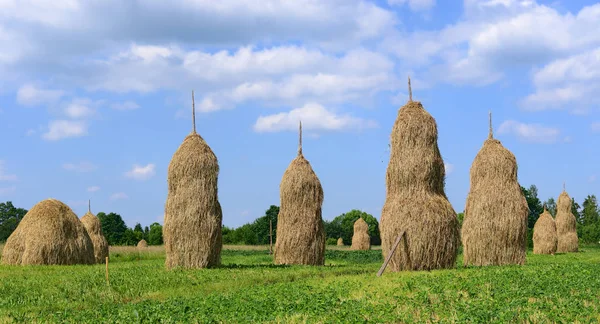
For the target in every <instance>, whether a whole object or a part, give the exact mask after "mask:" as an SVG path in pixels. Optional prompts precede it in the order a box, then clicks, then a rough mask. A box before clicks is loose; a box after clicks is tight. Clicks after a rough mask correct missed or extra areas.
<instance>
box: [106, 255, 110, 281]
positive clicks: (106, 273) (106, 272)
mask: <svg viewBox="0 0 600 324" xmlns="http://www.w3.org/2000/svg"><path fill="white" fill-rule="evenodd" d="M106 284H107V285H108V286H110V282H109V281H108V257H106Z"/></svg>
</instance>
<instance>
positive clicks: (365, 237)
mask: <svg viewBox="0 0 600 324" xmlns="http://www.w3.org/2000/svg"><path fill="white" fill-rule="evenodd" d="M369 249H371V237H370V236H369V225H368V224H367V222H365V220H364V219H362V217H360V218H359V219H357V220H356V222H354V234H353V235H352V250H369Z"/></svg>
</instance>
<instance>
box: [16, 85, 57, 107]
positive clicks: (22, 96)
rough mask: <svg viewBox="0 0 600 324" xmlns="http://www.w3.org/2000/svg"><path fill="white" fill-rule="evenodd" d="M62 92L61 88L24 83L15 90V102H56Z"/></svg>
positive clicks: (35, 104) (30, 103)
mask: <svg viewBox="0 0 600 324" xmlns="http://www.w3.org/2000/svg"><path fill="white" fill-rule="evenodd" d="M64 94H65V93H64V92H63V91H61V90H49V89H41V88H39V87H37V86H36V85H33V84H25V85H23V86H21V87H20V88H19V90H18V91H17V102H18V103H19V104H20V105H23V106H37V105H40V104H45V103H53V102H56V101H58V100H59V99H60V98H61V97H62V96H64Z"/></svg>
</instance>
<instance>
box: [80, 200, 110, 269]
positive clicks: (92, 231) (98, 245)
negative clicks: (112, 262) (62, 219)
mask: <svg viewBox="0 0 600 324" xmlns="http://www.w3.org/2000/svg"><path fill="white" fill-rule="evenodd" d="M81 223H82V224H83V226H84V227H85V230H86V231H87V233H88V235H89V236H90V239H91V240H92V244H93V245H94V257H95V259H96V263H104V262H105V260H106V257H107V256H108V242H107V241H106V238H105V237H104V233H103V232H102V224H100V220H99V219H98V217H96V216H94V214H92V211H91V208H90V205H89V202H88V212H87V213H86V214H85V215H83V217H81Z"/></svg>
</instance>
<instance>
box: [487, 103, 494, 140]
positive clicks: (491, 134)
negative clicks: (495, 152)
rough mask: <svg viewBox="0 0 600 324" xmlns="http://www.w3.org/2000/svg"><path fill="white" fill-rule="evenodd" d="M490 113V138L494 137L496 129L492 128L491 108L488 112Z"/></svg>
mask: <svg viewBox="0 0 600 324" xmlns="http://www.w3.org/2000/svg"><path fill="white" fill-rule="evenodd" d="M488 115H489V119H490V131H489V133H488V138H489V139H492V138H494V131H493V129H492V111H491V110H490V111H489V112H488Z"/></svg>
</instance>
